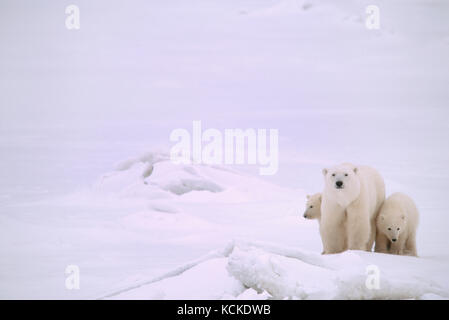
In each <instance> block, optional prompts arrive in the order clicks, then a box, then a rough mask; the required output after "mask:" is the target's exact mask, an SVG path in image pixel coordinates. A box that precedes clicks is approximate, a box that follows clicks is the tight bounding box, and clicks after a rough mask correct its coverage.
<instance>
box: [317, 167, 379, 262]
mask: <svg viewBox="0 0 449 320" xmlns="http://www.w3.org/2000/svg"><path fill="white" fill-rule="evenodd" d="M323 174H324V179H325V187H324V191H323V194H322V202H321V223H320V233H321V239H322V241H323V247H324V248H323V250H324V253H338V252H342V251H345V250H347V249H350V250H367V251H371V248H372V246H373V243H374V239H375V235H376V217H377V214H378V212H379V209H380V207H381V205H382V203H383V201H384V199H385V183H384V181H383V179H382V177H381V176H380V174H379V173H378V172H377V171H376V170H375V169H373V168H370V167H367V166H358V167H356V166H354V165H352V164H350V163H344V164H341V165H338V166H335V167H332V168H329V169H324V170H323ZM337 181H341V182H342V183H343V185H342V188H341V189H337V188H336V183H337Z"/></svg>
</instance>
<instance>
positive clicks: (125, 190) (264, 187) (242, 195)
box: [93, 153, 297, 211]
mask: <svg viewBox="0 0 449 320" xmlns="http://www.w3.org/2000/svg"><path fill="white" fill-rule="evenodd" d="M254 190H257V192H254ZM93 192H94V193H95V194H97V195H98V194H100V195H107V196H112V197H117V198H133V199H136V198H140V199H145V200H158V199H167V200H174V199H176V198H178V199H179V198H182V199H183V200H187V201H194V202H211V201H219V202H234V203H235V202H245V201H255V200H266V199H267V196H269V197H270V199H273V200H274V199H277V200H279V198H282V199H291V196H292V194H293V193H292V192H291V191H290V192H289V191H287V190H284V189H283V188H280V187H277V186H275V185H273V184H270V183H268V182H265V181H263V180H262V179H260V178H258V177H252V176H249V175H246V174H243V173H241V172H238V171H235V170H232V169H230V168H226V167H221V166H213V165H199V164H188V165H186V164H175V163H173V162H171V161H170V159H169V157H168V156H167V155H165V154H159V153H147V154H145V155H143V156H141V157H137V158H133V159H129V160H126V161H123V162H122V163H120V164H118V165H117V167H116V170H115V171H112V172H109V173H107V174H104V175H103V176H101V177H100V179H98V181H97V182H96V183H95V184H94V186H93ZM295 192H296V191H295ZM279 196H280V197H279ZM295 196H297V193H296V194H295ZM162 206H163V205H162ZM160 207H161V205H159V208H160ZM156 210H157V209H156ZM173 210H176V209H175V208H170V209H169V210H168V211H173ZM162 211H164V209H163V210H162Z"/></svg>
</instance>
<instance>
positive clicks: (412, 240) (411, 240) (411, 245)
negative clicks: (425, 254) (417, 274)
mask: <svg viewBox="0 0 449 320" xmlns="http://www.w3.org/2000/svg"><path fill="white" fill-rule="evenodd" d="M404 254H406V255H410V256H415V257H416V256H417V255H418V254H417V252H416V235H415V233H414V232H413V233H412V234H410V235H409V237H408V239H407V241H406V242H405V250H404Z"/></svg>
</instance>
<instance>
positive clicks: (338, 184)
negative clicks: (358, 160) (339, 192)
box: [335, 180, 343, 188]
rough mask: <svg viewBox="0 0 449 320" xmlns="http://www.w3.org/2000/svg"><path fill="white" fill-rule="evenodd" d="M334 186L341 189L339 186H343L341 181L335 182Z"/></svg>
mask: <svg viewBox="0 0 449 320" xmlns="http://www.w3.org/2000/svg"><path fill="white" fill-rule="evenodd" d="M335 185H336V186H337V187H339V188H341V186H342V185H343V181H340V180H338V181H337V182H335Z"/></svg>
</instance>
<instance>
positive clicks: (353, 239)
mask: <svg viewBox="0 0 449 320" xmlns="http://www.w3.org/2000/svg"><path fill="white" fill-rule="evenodd" d="M364 211H366V210H360V209H358V208H347V210H346V212H347V221H346V229H347V236H348V249H349V250H368V242H369V241H370V237H371V221H370V218H369V213H368V212H364Z"/></svg>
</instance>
